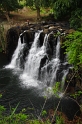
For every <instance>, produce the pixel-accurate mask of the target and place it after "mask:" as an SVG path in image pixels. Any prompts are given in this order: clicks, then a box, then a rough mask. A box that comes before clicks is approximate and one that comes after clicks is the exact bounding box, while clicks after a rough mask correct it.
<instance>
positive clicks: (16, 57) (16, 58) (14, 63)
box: [5, 37, 25, 69]
mask: <svg viewBox="0 0 82 124" xmlns="http://www.w3.org/2000/svg"><path fill="white" fill-rule="evenodd" d="M24 46H25V43H23V44H22V43H21V38H20V37H19V39H18V45H17V48H16V50H15V51H14V54H13V56H12V59H11V62H10V63H9V65H7V66H5V68H13V69H20V61H21V60H20V58H21V57H22V56H23V49H24Z"/></svg>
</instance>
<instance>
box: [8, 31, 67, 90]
mask: <svg viewBox="0 0 82 124" xmlns="http://www.w3.org/2000/svg"><path fill="white" fill-rule="evenodd" d="M41 33H43V31H38V32H36V33H35V36H34V41H33V43H32V45H31V47H30V49H29V53H28V54H26V56H25V58H24V49H25V48H26V47H27V44H26V41H25V43H24V38H23V43H22V42H21V37H19V40H18V46H17V48H16V50H15V52H14V54H13V56H12V60H11V63H10V64H9V65H7V66H6V68H13V69H17V68H18V69H20V70H21V69H22V73H21V74H20V75H19V78H20V80H21V82H22V84H23V85H25V86H26V87H28V86H34V87H37V86H38V87H42V88H45V87H52V86H53V85H55V83H56V82H61V88H63V86H64V82H65V77H66V75H67V73H68V71H69V65H68V63H67V62H66V61H61V60H60V58H61V57H60V56H61V53H60V49H61V48H60V37H59V36H58V37H57V40H56V41H54V42H55V43H53V45H52V46H53V50H52V48H51V45H50V42H49V41H48V38H49V36H50V35H51V34H52V33H50V34H45V36H44V40H43V41H42V42H41V41H40V39H39V38H40V35H41ZM21 35H22V34H21ZM22 37H23V36H22ZM39 43H41V45H40V44H39ZM54 44H55V45H54ZM51 51H54V52H51ZM52 54H53V55H52ZM22 65H23V67H22Z"/></svg>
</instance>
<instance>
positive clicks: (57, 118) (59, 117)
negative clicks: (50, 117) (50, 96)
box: [56, 116, 65, 124]
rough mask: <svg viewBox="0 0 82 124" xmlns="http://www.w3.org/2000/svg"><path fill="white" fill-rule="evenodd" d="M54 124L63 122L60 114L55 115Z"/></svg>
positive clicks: (62, 123)
mask: <svg viewBox="0 0 82 124" xmlns="http://www.w3.org/2000/svg"><path fill="white" fill-rule="evenodd" d="M56 124H65V123H64V120H63V118H62V117H61V116H56Z"/></svg>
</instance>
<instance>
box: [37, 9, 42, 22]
mask: <svg viewBox="0 0 82 124" xmlns="http://www.w3.org/2000/svg"><path fill="white" fill-rule="evenodd" d="M36 10H37V20H40V19H41V16H40V8H39V7H36Z"/></svg>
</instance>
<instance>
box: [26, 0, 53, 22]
mask: <svg viewBox="0 0 82 124" xmlns="http://www.w3.org/2000/svg"><path fill="white" fill-rule="evenodd" d="M53 1H54V0H26V5H27V6H30V7H31V8H35V9H36V11H37V20H39V19H40V18H41V16H40V8H41V7H49V6H51V3H52V2H53Z"/></svg>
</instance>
